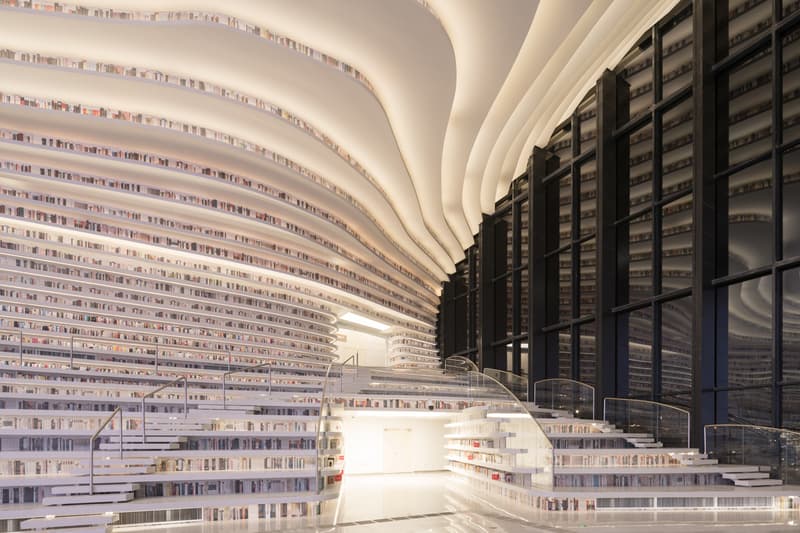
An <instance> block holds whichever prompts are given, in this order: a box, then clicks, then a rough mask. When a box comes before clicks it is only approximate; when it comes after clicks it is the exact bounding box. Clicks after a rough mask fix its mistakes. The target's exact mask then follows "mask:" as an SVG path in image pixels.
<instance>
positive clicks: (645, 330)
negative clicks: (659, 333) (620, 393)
mask: <svg viewBox="0 0 800 533" xmlns="http://www.w3.org/2000/svg"><path fill="white" fill-rule="evenodd" d="M627 319H628V380H629V381H628V388H629V393H630V395H631V396H639V397H642V396H644V397H649V396H651V395H652V392H653V311H652V309H651V308H650V307H645V308H644V309H639V310H637V311H632V312H631V313H629V314H628V317H627Z"/></svg>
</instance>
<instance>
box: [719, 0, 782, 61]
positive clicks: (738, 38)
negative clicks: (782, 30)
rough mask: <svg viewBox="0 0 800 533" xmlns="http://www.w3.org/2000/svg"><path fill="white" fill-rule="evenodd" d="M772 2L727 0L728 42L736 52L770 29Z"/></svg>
mask: <svg viewBox="0 0 800 533" xmlns="http://www.w3.org/2000/svg"><path fill="white" fill-rule="evenodd" d="M771 4H772V2H752V1H748V0H728V40H729V42H730V44H729V46H730V52H731V53H733V52H736V51H737V50H739V49H740V48H742V47H744V46H746V45H747V44H748V43H749V42H751V40H752V39H753V38H755V37H757V36H759V35H761V34H763V33H764V32H765V31H767V30H768V29H769V28H770V24H771V22H772V6H771Z"/></svg>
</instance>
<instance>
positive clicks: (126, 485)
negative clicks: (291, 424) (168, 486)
mask: <svg viewBox="0 0 800 533" xmlns="http://www.w3.org/2000/svg"><path fill="white" fill-rule="evenodd" d="M214 416H215V411H213V410H204V411H202V412H201V413H198V412H197V411H190V414H189V416H187V417H184V415H183V414H179V415H173V414H164V413H148V414H147V417H146V419H145V427H146V431H145V435H144V436H143V435H142V432H141V429H139V428H136V429H132V430H123V434H122V436H121V437H120V434H119V432H118V430H113V431H111V430H108V431H105V432H103V433H102V434H101V435H102V437H104V439H106V442H101V443H100V445H99V446H98V449H96V450H95V452H94V468H93V470H94V472H93V473H94V476H93V484H92V486H91V487H90V479H89V477H90V476H89V472H90V470H92V466H91V460H90V458H89V457H88V454H87V457H86V458H84V459H81V460H80V461H79V466H78V467H77V468H74V469H73V470H72V471H71V472H70V474H71V476H72V477H77V478H79V481H77V482H75V483H73V484H70V485H61V486H55V487H52V489H51V495H50V496H46V497H45V498H43V499H42V502H41V503H42V506H44V507H47V508H48V509H47V511H48V513H47V515H46V516H45V517H44V518H33V519H30V520H25V521H24V522H22V524H20V527H21V528H22V529H23V530H27V531H39V532H53V533H73V532H79V531H80V532H84V533H99V532H104V533H105V532H108V531H110V528H111V525H112V524H113V523H114V522H115V521H116V519H117V516H116V515H115V514H113V513H98V514H85V513H83V514H82V512H81V511H80V507H81V506H85V505H92V504H115V503H124V502H129V501H132V500H133V499H134V498H135V493H136V490H137V489H138V488H139V485H138V484H136V483H130V482H127V481H126V482H120V478H121V477H124V478H126V479H130V476H136V475H146V474H152V473H154V472H155V471H156V465H157V462H158V452H160V451H164V450H177V449H180V447H181V444H183V443H184V442H186V437H184V436H182V434H183V433H185V432H186V431H202V430H204V429H207V428H208V427H209V426H210V424H209V423H208V422H207V420H208V419H210V418H212V417H214ZM120 438H121V439H122V457H120V453H119V451H120Z"/></svg>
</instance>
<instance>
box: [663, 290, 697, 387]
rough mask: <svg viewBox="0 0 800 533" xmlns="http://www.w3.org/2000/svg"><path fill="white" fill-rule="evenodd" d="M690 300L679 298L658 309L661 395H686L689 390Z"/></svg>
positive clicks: (690, 379)
mask: <svg viewBox="0 0 800 533" xmlns="http://www.w3.org/2000/svg"><path fill="white" fill-rule="evenodd" d="M693 315H694V312H693V309H692V298H691V297H688V298H680V299H678V300H672V301H669V302H665V303H664V304H663V305H662V306H661V393H662V394H663V395H667V394H674V393H678V392H683V393H685V392H687V391H689V390H691V388H692V337H691V335H690V334H689V333H690V332H691V331H692V316H693Z"/></svg>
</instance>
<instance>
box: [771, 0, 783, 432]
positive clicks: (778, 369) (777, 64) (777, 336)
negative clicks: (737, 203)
mask: <svg viewBox="0 0 800 533" xmlns="http://www.w3.org/2000/svg"><path fill="white" fill-rule="evenodd" d="M782 10H783V2H782V0H773V1H772V12H773V18H772V21H773V26H772V214H773V219H772V224H773V228H774V229H775V231H774V232H773V234H774V240H773V249H774V251H775V253H774V259H775V262H778V261H780V260H781V259H783V153H782V152H781V151H780V150H779V149H778V147H779V146H780V145H781V144H782V143H783V43H782V40H781V34H780V33H779V32H778V31H776V29H775V24H777V23H778V21H780V19H781V12H782ZM772 356H773V357H772V361H773V365H774V367H773V372H772V398H773V405H772V413H773V418H772V425H773V426H774V427H778V428H779V427H783V398H782V397H781V388H780V382H781V381H783V273H782V272H780V271H778V270H774V269H773V279H772Z"/></svg>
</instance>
